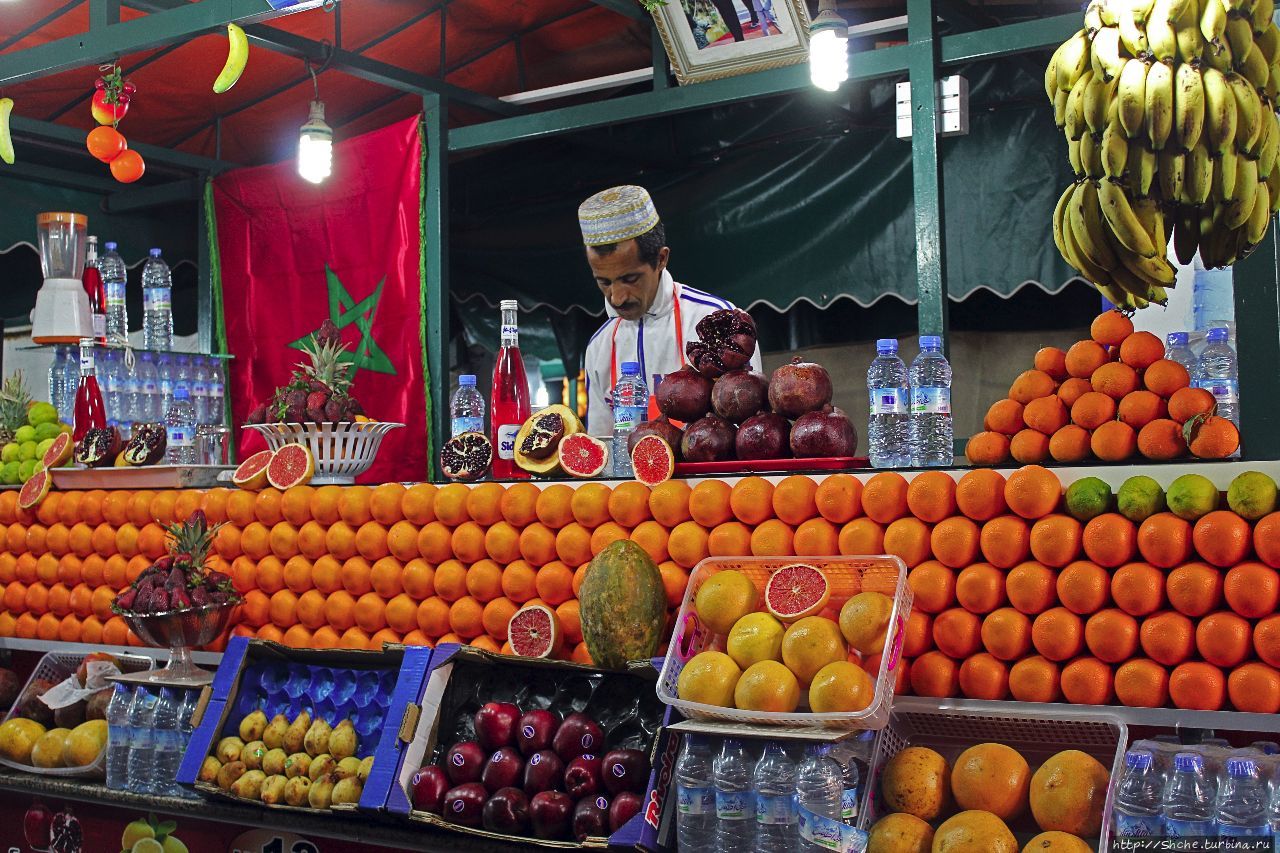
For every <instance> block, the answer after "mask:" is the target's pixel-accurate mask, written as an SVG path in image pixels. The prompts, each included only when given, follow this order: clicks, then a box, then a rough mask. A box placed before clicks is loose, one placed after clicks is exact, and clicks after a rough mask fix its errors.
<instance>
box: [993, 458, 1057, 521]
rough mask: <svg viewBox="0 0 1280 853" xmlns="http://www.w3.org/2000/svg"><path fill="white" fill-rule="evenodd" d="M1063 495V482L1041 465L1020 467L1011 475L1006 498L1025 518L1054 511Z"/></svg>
mask: <svg viewBox="0 0 1280 853" xmlns="http://www.w3.org/2000/svg"><path fill="white" fill-rule="evenodd" d="M1061 497H1062V484H1061V483H1060V482H1058V477H1057V475H1055V474H1054V473H1053V472H1052V471H1049V470H1048V469H1046V468H1042V467H1040V466H1039V465H1028V466H1026V467H1023V468H1019V469H1018V470H1017V471H1014V472H1013V473H1012V474H1010V475H1009V479H1008V481H1007V482H1006V483H1005V486H1004V500H1005V503H1006V504H1008V506H1009V509H1011V510H1013V512H1015V513H1017V514H1018V515H1020V516H1022V517H1023V518H1029V519H1036V518H1042V517H1044V516H1046V515H1048V514H1049V513H1051V512H1053V511H1054V509H1056V508H1057V506H1058V501H1059V499H1060V498H1061Z"/></svg>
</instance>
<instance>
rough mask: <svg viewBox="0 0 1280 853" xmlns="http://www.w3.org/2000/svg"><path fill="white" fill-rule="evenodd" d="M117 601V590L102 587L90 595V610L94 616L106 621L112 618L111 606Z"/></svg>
mask: <svg viewBox="0 0 1280 853" xmlns="http://www.w3.org/2000/svg"><path fill="white" fill-rule="evenodd" d="M115 600H116V593H115V590H113V589H111V588H110V587H105V586H100V587H98V588H97V589H95V590H94V591H93V593H92V594H91V595H90V598H89V609H90V610H91V611H92V613H93V615H94V616H96V617H98V618H99V619H102V620H104V621H105V620H107V619H110V618H111V604H112V602H114V601H115Z"/></svg>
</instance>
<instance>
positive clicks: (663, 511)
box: [649, 480, 693, 530]
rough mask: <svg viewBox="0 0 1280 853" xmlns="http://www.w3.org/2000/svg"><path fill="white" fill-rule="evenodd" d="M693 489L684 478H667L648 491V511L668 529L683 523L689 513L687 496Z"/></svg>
mask: <svg viewBox="0 0 1280 853" xmlns="http://www.w3.org/2000/svg"><path fill="white" fill-rule="evenodd" d="M692 492H693V489H691V488H690V487H689V484H688V483H686V482H685V481H684V480H667V481H666V482H665V483H660V484H658V485H657V486H654V487H653V489H651V490H650V492H649V513H650V514H651V515H652V516H653V518H654V520H656V521H657V522H658V523H659V524H661V525H662V526H663V527H665V528H667V529H668V530H670V529H672V528H673V527H675V526H677V525H679V524H683V523H684V522H686V521H688V520H689V519H690V518H691V517H692V516H690V515H689V496H690V495H691V494H692Z"/></svg>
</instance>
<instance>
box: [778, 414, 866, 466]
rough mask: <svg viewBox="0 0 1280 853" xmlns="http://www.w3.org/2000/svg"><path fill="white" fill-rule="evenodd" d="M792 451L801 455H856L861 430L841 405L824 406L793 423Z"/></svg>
mask: <svg viewBox="0 0 1280 853" xmlns="http://www.w3.org/2000/svg"><path fill="white" fill-rule="evenodd" d="M791 452H792V453H794V454H795V455H796V456H797V457H800V458H810V459H811V458H815V457H819V456H853V455H854V454H855V453H857V452H858V431H857V430H855V429H854V428H853V423H852V422H851V421H850V420H849V416H848V415H846V414H845V413H844V412H843V411H841V410H840V409H839V408H836V407H834V406H823V407H822V409H821V410H819V411H816V412H809V414H807V415H803V416H802V417H801V418H800V419H799V420H797V421H796V422H795V423H794V424H792V426H791Z"/></svg>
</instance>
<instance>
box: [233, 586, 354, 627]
mask: <svg viewBox="0 0 1280 853" xmlns="http://www.w3.org/2000/svg"><path fill="white" fill-rule="evenodd" d="M330 600H332V598H330ZM326 612H327V608H326ZM270 618H271V599H270V597H268V595H267V594H266V593H265V592H262V591H261V590H257V589H251V590H249V591H248V592H246V593H245V594H244V601H243V603H241V605H240V621H241V622H244V623H245V624H246V625H248V626H249V627H251V628H260V627H262V626H263V625H265V624H267V622H268V621H269V620H270ZM329 622H330V623H332V622H333V620H332V619H329Z"/></svg>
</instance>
